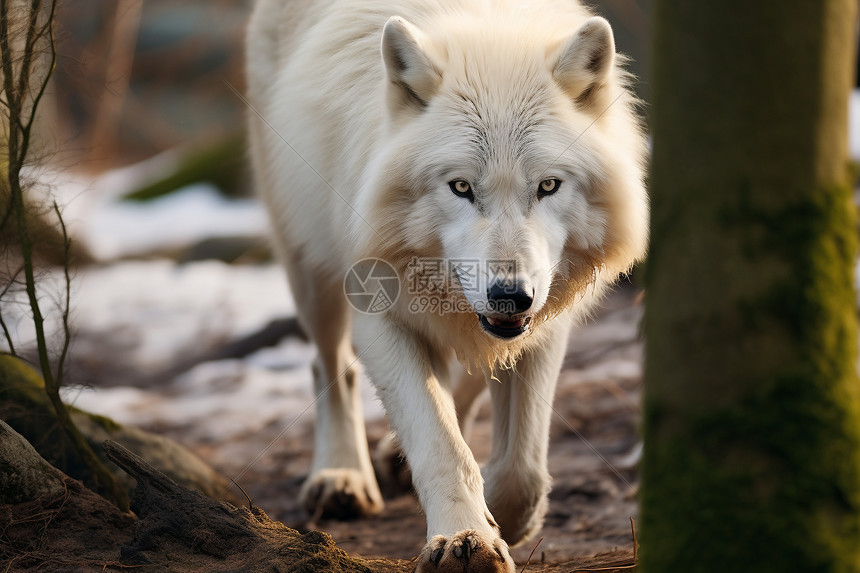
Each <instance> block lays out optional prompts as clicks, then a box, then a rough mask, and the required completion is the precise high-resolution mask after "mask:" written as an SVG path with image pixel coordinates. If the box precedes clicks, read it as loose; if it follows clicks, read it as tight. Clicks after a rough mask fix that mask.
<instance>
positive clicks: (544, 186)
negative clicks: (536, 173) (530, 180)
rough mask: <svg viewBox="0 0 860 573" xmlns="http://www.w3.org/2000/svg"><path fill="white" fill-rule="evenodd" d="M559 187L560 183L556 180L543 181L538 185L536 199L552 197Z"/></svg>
mask: <svg viewBox="0 0 860 573" xmlns="http://www.w3.org/2000/svg"><path fill="white" fill-rule="evenodd" d="M559 187H561V181H559V180H558V179H544V180H543V181H541V182H540V185H538V197H546V196H547V195H552V194H553V193H555V192H556V191H558V188H559Z"/></svg>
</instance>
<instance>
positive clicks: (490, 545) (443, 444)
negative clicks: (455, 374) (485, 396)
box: [355, 316, 514, 573]
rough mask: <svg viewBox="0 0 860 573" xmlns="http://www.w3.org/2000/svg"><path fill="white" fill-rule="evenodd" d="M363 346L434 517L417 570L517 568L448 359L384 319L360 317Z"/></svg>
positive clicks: (420, 495)
mask: <svg viewBox="0 0 860 573" xmlns="http://www.w3.org/2000/svg"><path fill="white" fill-rule="evenodd" d="M356 323H357V329H356V337H355V338H356V347H357V349H358V353H359V356H361V358H362V361H363V362H364V364H365V365H366V367H367V370H368V372H369V374H370V378H371V380H372V381H373V383H374V385H375V386H376V388H377V392H378V395H379V397H380V399H381V400H382V403H383V405H384V406H385V410H386V412H387V414H388V417H389V421H390V423H391V426H392V428H393V429H394V431H395V433H396V434H397V437H398V440H399V441H400V444H401V446H402V447H403V451H404V452H405V454H406V459H407V460H408V461H409V465H410V467H411V468H412V482H413V485H414V486H415V490H416V492H417V493H418V498H419V500H420V501H421V506H422V507H423V508H424V512H425V514H426V515H427V545H426V546H425V547H424V549H423V550H422V552H421V555H420V557H419V561H418V566H417V568H416V571H418V572H425V571H458V572H459V571H468V572H484V571H486V572H500V573H501V572H504V573H510V572H513V571H514V562H513V560H512V559H511V556H510V553H509V552H508V546H507V544H506V543H505V542H504V541H503V540H502V538H501V536H500V535H499V530H498V526H497V525H496V523H495V521H494V520H493V517H492V515H491V514H490V512H489V510H488V509H487V504H486V502H485V501H484V486H483V479H482V477H481V472H480V468H479V467H478V464H477V462H476V461H475V458H474V457H473V456H472V452H471V450H470V449H469V447H468V445H467V444H466V442H465V440H464V439H463V436H462V435H461V434H460V429H459V427H458V425H457V415H456V411H455V408H454V401H453V399H452V397H451V394H450V392H449V391H448V390H447V389H446V388H444V387H443V386H442V385H441V384H440V382H439V376H440V375H444V373H440V372H438V371H436V370H434V369H435V368H444V366H443V365H444V363H445V361H444V360H439V359H438V358H439V357H436V356H434V355H433V351H432V350H431V349H429V348H428V347H427V345H426V343H424V342H423V341H421V340H419V339H417V337H416V336H415V334H414V333H413V332H411V331H410V330H409V329H408V328H406V327H404V326H401V325H399V324H397V323H395V322H394V321H392V320H389V319H388V318H385V317H380V316H364V317H361V318H360V319H357V320H356Z"/></svg>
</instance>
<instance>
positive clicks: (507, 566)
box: [415, 529, 515, 573]
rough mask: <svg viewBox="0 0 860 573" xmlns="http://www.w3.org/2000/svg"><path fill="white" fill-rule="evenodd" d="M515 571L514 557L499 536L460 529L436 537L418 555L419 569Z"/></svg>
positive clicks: (445, 572) (421, 572)
mask: <svg viewBox="0 0 860 573" xmlns="http://www.w3.org/2000/svg"><path fill="white" fill-rule="evenodd" d="M455 571H456V572H457V573H461V572H463V571H467V572H468V573H514V571H515V569H514V560H513V559H511V554H510V552H509V551H508V546H507V544H506V543H505V542H504V541H502V540H501V538H499V537H493V536H490V535H487V534H483V533H478V532H477V531H475V530H474V529H467V530H465V531H460V532H459V533H456V534H454V535H452V536H450V537H445V536H444V535H437V536H435V537H433V538H432V539H431V540H430V541H429V542H428V543H427V545H425V546H424V549H422V550H421V555H419V556H418V566H417V567H416V568H415V573H431V572H432V573H449V572H455Z"/></svg>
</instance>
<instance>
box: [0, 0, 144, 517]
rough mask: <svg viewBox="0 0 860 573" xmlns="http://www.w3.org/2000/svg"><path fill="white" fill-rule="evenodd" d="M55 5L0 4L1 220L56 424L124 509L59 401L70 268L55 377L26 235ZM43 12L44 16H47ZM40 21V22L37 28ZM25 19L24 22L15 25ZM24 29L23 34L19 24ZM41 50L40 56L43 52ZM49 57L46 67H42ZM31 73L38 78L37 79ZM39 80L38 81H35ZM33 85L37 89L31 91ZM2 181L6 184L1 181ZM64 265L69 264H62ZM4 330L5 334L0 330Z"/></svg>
mask: <svg viewBox="0 0 860 573" xmlns="http://www.w3.org/2000/svg"><path fill="white" fill-rule="evenodd" d="M56 8H57V0H51V1H50V2H47V10H44V9H43V2H42V1H41V0H30V2H29V6H27V5H26V4H25V3H24V2H14V1H10V0H0V69H1V70H2V76H3V94H4V95H5V101H3V106H4V107H5V112H6V113H7V114H8V115H7V119H8V141H7V152H8V158H7V171H6V174H5V175H6V177H5V178H0V185H3V186H4V187H5V186H8V189H4V190H3V191H4V193H3V195H6V194H8V196H9V199H10V203H9V209H10V211H11V216H10V213H8V212H7V213H4V214H3V216H2V217H0V220H3V221H5V222H7V223H12V222H13V220H14V224H15V226H16V235H17V240H18V243H19V245H18V246H19V248H20V249H21V258H22V264H23V267H24V269H23V270H24V284H25V290H26V293H27V299H28V301H29V304H30V310H31V312H32V314H33V326H34V328H35V331H36V346H37V350H38V356H39V365H40V367H41V370H42V376H43V378H44V380H45V391H46V393H47V394H48V397H49V398H50V400H51V403H52V404H53V406H54V410H55V412H56V415H57V421H58V422H59V424H60V425H61V426H62V428H63V430H64V431H65V433H66V435H67V436H68V437H69V440H70V441H71V442H72V444H73V445H74V446H75V448H76V449H77V451H78V453H79V454H80V456H81V458H82V459H83V461H84V462H85V463H86V464H87V465H88V466H89V467H90V468H91V469H92V471H93V474H94V475H95V476H96V479H97V480H98V483H99V486H100V487H101V488H102V489H103V490H104V491H105V492H106V493H107V494H108V495H110V496H111V497H113V499H114V500H115V501H116V502H117V504H118V505H119V506H120V508H122V509H124V510H126V509H128V499H127V497H126V495H125V493H124V492H123V491H122V489H121V488H120V487H119V485H118V484H117V482H116V480H115V479H114V477H113V476H112V475H111V474H110V472H108V470H107V468H106V467H105V466H104V464H103V463H102V462H101V461H100V460H99V459H98V457H97V456H96V454H95V453H94V452H93V450H92V448H90V446H89V444H88V443H87V441H86V439H85V438H84V437H83V435H81V433H80V431H78V429H77V427H75V425H74V423H73V422H72V420H71V417H70V416H69V412H68V410H67V409H66V406H65V404H63V402H62V400H61V399H60V382H61V378H62V371H63V361H64V360H65V358H66V353H67V350H68V342H69V341H68V336H69V325H68V297H69V292H70V286H69V274H68V266H66V275H65V276H66V293H65V300H66V303H65V308H64V309H63V328H64V336H65V339H64V343H63V349H62V352H61V354H60V359H59V360H58V361H57V365H56V372H55V371H54V370H53V369H52V366H51V359H50V356H49V353H48V343H47V340H46V336H45V327H44V322H45V320H44V316H43V314H42V310H41V308H40V305H39V293H38V289H37V286H36V277H35V270H34V261H33V246H34V239H33V236H32V234H31V232H30V228H29V222H28V218H27V213H26V210H27V207H26V203H25V201H24V187H23V185H22V183H21V169H22V168H23V167H24V165H25V164H26V162H27V159H28V152H29V149H30V143H31V134H32V129H33V124H34V120H35V117H36V110H37V108H38V106H39V101H40V100H41V99H42V96H43V95H44V93H45V89H46V88H47V85H48V80H49V79H50V77H51V74H52V73H53V71H54V66H55V63H56V59H57V51H56V46H55V43H54V16H55V12H56ZM45 12H47V13H45ZM40 16H41V17H42V20H43V22H40ZM19 18H24V19H25V20H19ZM22 23H24V24H25V28H24V29H23V30H22V29H21V24H22ZM43 49H44V51H43ZM46 57H47V61H45V59H46ZM33 72H36V74H35V77H34V74H33ZM39 74H41V76H39ZM34 82H35V86H34V85H33V84H34ZM4 179H5V180H4ZM54 210H55V213H56V214H57V216H58V217H59V218H60V221H61V225H62V230H63V238H64V242H65V243H64V245H65V249H66V251H67V252H68V244H69V243H68V236H67V235H66V230H65V225H63V224H62V217H60V212H59V209H57V208H56V206H55V209H54ZM66 265H68V261H66ZM4 330H5V329H4Z"/></svg>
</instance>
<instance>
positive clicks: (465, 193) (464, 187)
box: [448, 179, 475, 203]
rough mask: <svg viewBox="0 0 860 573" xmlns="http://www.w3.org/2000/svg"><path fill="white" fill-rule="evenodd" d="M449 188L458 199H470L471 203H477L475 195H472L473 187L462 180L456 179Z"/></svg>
mask: <svg viewBox="0 0 860 573" xmlns="http://www.w3.org/2000/svg"><path fill="white" fill-rule="evenodd" d="M448 187H450V188H451V191H453V192H454V195H456V196H457V197H463V198H465V199H468V200H469V202H470V203H474V202H475V194H474V193H472V186H471V185H469V184H468V183H467V182H466V181H463V180H462V179H455V180H454V181H451V182H450V183H448Z"/></svg>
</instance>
